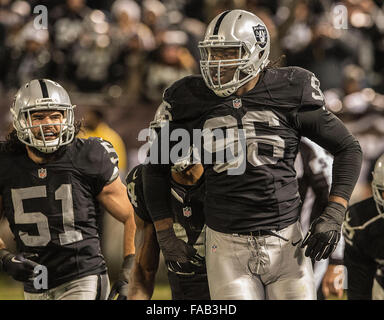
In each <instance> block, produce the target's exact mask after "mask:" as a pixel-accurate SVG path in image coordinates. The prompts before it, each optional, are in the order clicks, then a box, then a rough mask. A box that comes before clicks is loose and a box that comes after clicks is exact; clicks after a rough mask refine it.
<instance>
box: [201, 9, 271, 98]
mask: <svg viewBox="0 0 384 320" xmlns="http://www.w3.org/2000/svg"><path fill="white" fill-rule="evenodd" d="M215 48H216V49H218V48H223V49H232V50H233V49H235V51H234V52H236V56H237V57H234V58H231V59H225V60H224V59H223V60H214V59H213V57H212V55H213V54H212V49H215ZM199 49H200V54H201V59H200V69H201V73H202V75H203V78H204V81H205V83H206V85H207V86H208V88H210V89H211V90H212V91H213V92H214V93H215V94H216V95H218V96H220V97H226V96H229V95H231V94H232V93H234V92H235V91H236V90H237V89H238V88H240V87H241V86H243V85H244V84H246V83H247V82H248V81H250V80H251V79H253V78H255V77H256V76H257V75H258V74H259V72H260V71H261V70H263V69H264V68H265V66H266V65H267V64H268V63H269V60H268V56H269V52H270V36H269V32H268V29H267V27H266V26H265V24H264V22H263V21H262V20H261V19H260V18H258V17H257V16H256V15H254V14H253V13H250V12H247V11H244V10H230V11H225V12H223V13H221V14H219V15H218V16H216V17H215V18H214V19H213V20H212V21H211V23H210V24H209V25H208V28H207V30H206V33H205V37H204V40H203V41H201V42H199ZM231 69H232V70H235V71H234V74H233V77H230V79H229V80H226V81H225V82H222V81H223V79H222V75H223V73H225V72H226V71H228V70H231Z"/></svg>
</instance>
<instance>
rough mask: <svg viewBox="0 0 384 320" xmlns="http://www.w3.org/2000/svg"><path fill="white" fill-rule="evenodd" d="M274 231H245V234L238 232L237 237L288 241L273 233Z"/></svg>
mask: <svg viewBox="0 0 384 320" xmlns="http://www.w3.org/2000/svg"><path fill="white" fill-rule="evenodd" d="M274 231H276V230H273V231H272V230H257V231H246V232H238V233H237V234H238V235H242V236H251V237H260V236H275V237H278V238H280V239H282V240H284V241H289V240H288V239H286V238H284V237H282V236H281V235H279V234H277V233H275V232H274Z"/></svg>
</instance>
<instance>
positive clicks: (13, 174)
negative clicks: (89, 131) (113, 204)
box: [0, 138, 119, 292]
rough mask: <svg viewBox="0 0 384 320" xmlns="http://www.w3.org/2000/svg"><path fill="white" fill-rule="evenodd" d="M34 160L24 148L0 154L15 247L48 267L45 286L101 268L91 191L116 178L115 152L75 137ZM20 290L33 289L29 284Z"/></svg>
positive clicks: (3, 191)
mask: <svg viewBox="0 0 384 320" xmlns="http://www.w3.org/2000/svg"><path fill="white" fill-rule="evenodd" d="M62 148H64V149H62V150H60V151H58V152H62V154H61V156H60V157H59V158H58V159H56V160H54V161H52V162H49V163H47V164H36V163H35V162H33V161H32V160H31V159H30V158H29V157H28V155H27V153H26V152H24V153H20V154H17V155H16V154H9V153H1V154H0V176H1V179H0V194H1V196H2V200H3V209H4V213H5V216H6V217H7V219H8V221H9V225H10V228H11V230H12V232H13V234H14V237H15V240H16V243H17V247H18V251H19V252H23V253H35V254H37V255H38V257H37V258H36V259H34V261H36V262H37V263H39V264H42V265H44V266H46V267H47V270H48V289H50V288H54V287H56V286H58V285H60V284H62V283H65V282H67V281H71V280H73V279H76V278H80V277H83V276H86V275H90V274H99V273H102V272H105V271H106V264H105V261H104V257H103V255H102V253H101V250H100V234H99V222H101V221H100V220H101V219H100V218H101V217H100V207H99V203H98V201H97V200H96V196H97V195H98V194H99V193H100V192H101V191H102V189H103V187H104V186H105V185H106V184H108V183H110V182H112V181H113V180H114V179H116V178H117V176H118V174H119V171H118V167H117V162H118V158H117V154H116V152H115V151H114V149H113V147H112V145H111V144H110V143H109V142H107V141H103V140H102V139H99V138H89V139H86V140H85V139H77V138H75V140H74V141H73V142H72V143H71V144H70V145H68V146H64V147H62ZM25 291H27V292H37V290H35V288H34V287H33V286H32V285H31V284H29V283H26V284H25Z"/></svg>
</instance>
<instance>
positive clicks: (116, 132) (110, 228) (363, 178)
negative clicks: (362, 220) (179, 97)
mask: <svg viewBox="0 0 384 320" xmlns="http://www.w3.org/2000/svg"><path fill="white" fill-rule="evenodd" d="M41 5H43V6H45V8H46V9H47V11H46V12H47V16H44V12H45V8H42V7H39V6H41ZM235 8H236V9H246V10H249V11H251V12H253V13H255V14H257V15H258V16H259V17H260V18H261V19H262V20H263V21H264V22H265V23H266V25H267V27H268V29H269V32H270V36H271V55H270V58H271V60H272V61H274V60H276V59H278V58H279V57H280V56H281V55H282V54H284V55H285V58H284V59H282V60H281V65H283V66H284V65H296V66H300V67H303V68H306V69H308V70H311V71H312V72H314V73H315V74H316V76H317V77H318V78H319V80H320V83H321V89H322V90H323V92H324V94H325V98H326V103H327V107H328V108H329V109H330V110H331V111H332V112H334V113H335V114H337V116H339V117H340V118H341V119H342V120H343V121H344V123H345V124H346V125H347V126H348V128H349V129H350V130H351V131H352V132H353V134H355V136H356V137H357V138H358V139H359V141H360V144H361V146H362V148H363V152H364V162H363V167H362V171H361V174H360V178H359V181H358V184H357V186H356V188H355V191H354V193H353V195H352V199H351V203H354V202H356V201H360V200H362V199H365V198H367V197H369V196H370V195H371V191H370V184H369V183H370V179H371V174H370V172H371V171H372V167H373V164H374V162H375V160H376V159H377V158H378V156H379V155H380V154H382V153H383V152H384V139H383V135H384V86H383V84H384V59H383V58H382V57H383V53H384V6H383V1H381V0H375V1H373V0H343V1H332V0H310V1H309V0H222V1H219V0H163V1H158V0H145V1H140V0H137V1H134V0H116V1H108V0H95V1H85V0H66V1H58V0H50V1H43V0H39V1H33V0H30V1H12V0H0V66H1V67H0V68H1V72H0V139H4V138H5V136H6V135H7V132H8V131H9V130H10V129H11V116H10V113H9V107H10V105H11V103H12V99H13V96H14V94H15V93H16V91H17V89H18V87H19V86H20V85H22V84H23V83H25V82H27V81H29V80H30V79H34V78H49V79H53V80H56V81H58V82H59V83H60V84H62V85H63V86H64V88H66V89H67V91H68V92H69V94H70V96H71V100H72V103H74V104H75V105H77V107H76V109H75V112H76V117H77V119H79V120H80V119H81V120H83V123H84V124H85V126H86V127H87V128H86V129H85V130H84V132H83V134H84V135H85V136H87V135H98V136H102V137H103V138H105V139H107V140H110V141H111V142H112V143H113V144H114V145H115V147H116V149H117V152H118V153H119V157H120V160H121V161H120V170H121V176H122V177H125V175H126V173H127V172H128V171H129V169H130V168H132V167H134V166H135V165H136V164H138V162H139V160H138V151H139V148H140V146H141V145H142V144H143V142H140V141H138V139H137V138H138V134H139V132H140V130H141V129H143V128H145V127H147V125H148V123H149V121H151V120H152V118H153V115H154V112H155V110H156V108H157V106H158V105H159V103H160V101H161V97H162V92H163V90H164V89H165V88H166V87H167V86H168V85H170V84H171V83H172V82H173V81H175V80H177V79H179V78H181V77H183V76H185V75H188V74H191V73H198V72H199V68H198V60H199V52H198V49H197V43H198V41H199V40H201V39H202V38H203V35H204V30H205V27H206V25H207V23H208V22H209V21H210V20H211V19H212V18H213V17H214V16H215V15H217V14H218V13H220V12H222V11H224V10H227V9H235ZM41 10H43V11H41ZM45 19H46V20H45ZM45 22H47V25H46V27H47V29H39V26H42V25H43V26H44V24H45ZM0 178H1V177H0ZM122 233H123V227H122V225H120V224H119V223H117V222H116V221H114V220H113V219H112V218H110V217H109V216H108V215H106V218H105V221H104V224H103V252H104V255H105V257H106V259H107V263H108V267H109V272H110V278H111V281H112V282H113V281H114V279H115V278H116V275H117V272H118V270H119V267H120V264H121V261H122ZM0 237H2V238H3V239H4V240H5V241H6V243H7V245H8V246H9V247H10V248H14V244H13V240H12V236H11V234H10V232H9V229H8V226H7V222H6V221H4V220H3V221H2V222H0ZM22 298H23V296H22V288H21V285H20V284H19V283H17V282H15V281H13V280H12V279H11V278H9V277H7V276H5V275H4V274H0V300H1V299H22ZM169 298H170V292H169V289H168V286H167V282H166V272H165V269H164V265H163V264H162V265H161V268H160V271H159V273H158V276H157V285H156V289H155V294H154V299H169Z"/></svg>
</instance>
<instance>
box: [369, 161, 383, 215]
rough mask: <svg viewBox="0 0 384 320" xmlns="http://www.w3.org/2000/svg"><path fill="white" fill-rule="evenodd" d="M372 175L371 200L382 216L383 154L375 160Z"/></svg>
mask: <svg viewBox="0 0 384 320" xmlns="http://www.w3.org/2000/svg"><path fill="white" fill-rule="evenodd" d="M372 175H373V180H372V193H373V199H374V200H375V202H376V207H377V211H378V212H379V214H382V215H384V197H383V195H384V154H383V155H381V156H380V157H379V159H377V161H376V164H375V168H374V170H373V172H372Z"/></svg>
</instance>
